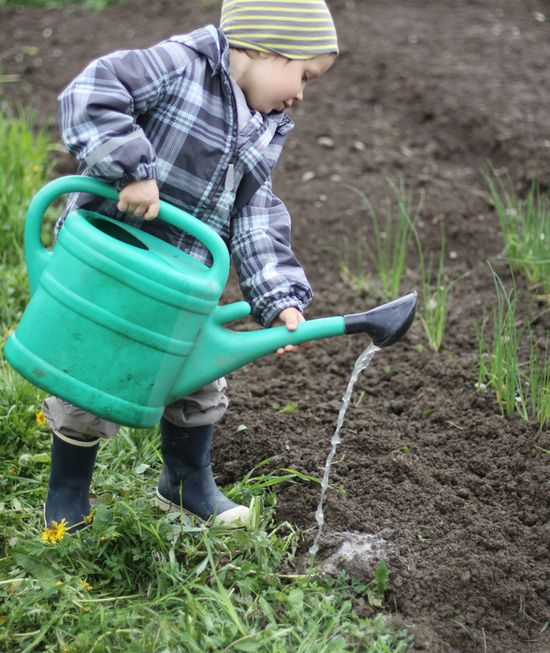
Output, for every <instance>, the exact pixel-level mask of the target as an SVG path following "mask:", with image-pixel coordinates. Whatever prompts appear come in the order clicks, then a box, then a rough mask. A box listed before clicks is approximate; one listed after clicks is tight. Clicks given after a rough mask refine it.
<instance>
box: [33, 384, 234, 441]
mask: <svg viewBox="0 0 550 653" xmlns="http://www.w3.org/2000/svg"><path fill="white" fill-rule="evenodd" d="M226 389H227V382H226V380H225V378H223V377H222V378H221V379H218V380H217V381H213V382H212V383H209V384H208V385H206V386H204V388H201V389H200V390H197V392H194V393H193V394H191V395H189V396H187V397H183V398H182V399H178V400H177V401H175V402H174V403H173V404H170V405H169V406H166V408H165V409H164V414H163V417H164V418H165V419H167V420H168V421H169V422H171V423H172V424H175V425H176V426H189V427H193V426H205V425H208V424H214V423H215V422H217V421H218V420H219V419H221V418H222V417H223V415H224V414H225V411H226V410H227V406H228V404H229V399H228V398H227V396H226V394H225V391H226ZM43 412H44V416H45V417H46V421H47V422H48V425H49V427H50V428H51V429H52V431H54V432H55V433H56V434H57V435H58V436H60V437H61V438H62V439H64V438H70V439H72V440H80V441H84V442H90V441H95V440H98V439H99V438H112V437H113V436H114V435H116V434H117V433H118V431H119V429H120V425H119V424H115V423H114V422H109V421H108V420H106V419H103V418H101V417H97V416H96V415H93V414H92V413H88V412H87V411H85V410H83V409H82V408H78V407H77V406H73V404H70V403H69V402H67V401H63V399H59V398H58V397H47V398H46V399H45V400H44V408H43Z"/></svg>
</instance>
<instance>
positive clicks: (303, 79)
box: [302, 73, 309, 84]
mask: <svg viewBox="0 0 550 653" xmlns="http://www.w3.org/2000/svg"><path fill="white" fill-rule="evenodd" d="M302 81H303V82H304V84H307V83H308V82H309V77H308V74H307V73H304V74H303V75H302Z"/></svg>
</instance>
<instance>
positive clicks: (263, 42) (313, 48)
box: [220, 0, 338, 59]
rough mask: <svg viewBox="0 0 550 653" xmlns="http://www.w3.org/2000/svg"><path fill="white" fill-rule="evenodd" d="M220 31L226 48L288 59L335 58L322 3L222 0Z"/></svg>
mask: <svg viewBox="0 0 550 653" xmlns="http://www.w3.org/2000/svg"><path fill="white" fill-rule="evenodd" d="M220 27H221V29H222V31H223V32H224V34H225V36H226V37H227V40H228V41H229V45H230V46H231V47H234V48H247V49H250V50H258V51H260V52H274V53H276V54H280V55H282V56H283V57H287V58H288V59H311V58H312V57H316V56H318V55H320V54H332V53H334V54H338V41H337V38H336V29H335V27H334V22H333V21H332V16H331V15H330V12H329V10H328V7H327V5H326V4H325V2H324V0H223V5H222V15H221V21H220Z"/></svg>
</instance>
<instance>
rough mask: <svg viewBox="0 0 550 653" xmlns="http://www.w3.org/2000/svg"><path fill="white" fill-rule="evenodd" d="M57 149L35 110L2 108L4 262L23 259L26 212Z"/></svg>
mask: <svg viewBox="0 0 550 653" xmlns="http://www.w3.org/2000/svg"><path fill="white" fill-rule="evenodd" d="M53 149H54V144H53V143H52V141H51V140H50V139H49V137H48V136H47V134H46V132H45V131H44V130H37V129H36V127H35V119H34V116H33V114H32V113H29V112H26V111H19V112H13V111H9V110H7V109H4V110H1V109H0V170H1V171H2V183H1V184H0V251H1V252H2V254H1V258H0V263H2V262H3V263H6V264H14V263H19V262H21V260H22V244H23V229H24V224H25V213H26V210H27V207H28V205H29V202H30V200H31V198H32V196H33V195H34V194H35V193H36V191H37V190H38V189H39V188H41V187H42V186H43V185H44V184H45V182H46V181H47V180H48V178H49V177H50V175H51V173H52V170H53V158H52V153H53Z"/></svg>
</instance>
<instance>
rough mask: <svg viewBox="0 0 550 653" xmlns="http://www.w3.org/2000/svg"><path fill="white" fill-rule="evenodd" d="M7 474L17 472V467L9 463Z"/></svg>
mask: <svg viewBox="0 0 550 653" xmlns="http://www.w3.org/2000/svg"><path fill="white" fill-rule="evenodd" d="M8 474H17V467H14V466H13V465H10V466H9V467H8Z"/></svg>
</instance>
